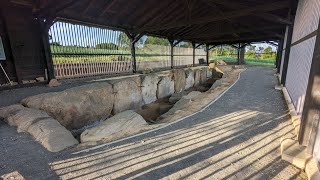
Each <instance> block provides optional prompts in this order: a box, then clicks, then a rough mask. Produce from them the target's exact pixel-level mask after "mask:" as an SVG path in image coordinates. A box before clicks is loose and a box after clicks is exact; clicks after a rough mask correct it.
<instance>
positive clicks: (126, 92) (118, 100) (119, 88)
mask: <svg viewBox="0 0 320 180" xmlns="http://www.w3.org/2000/svg"><path fill="white" fill-rule="evenodd" d="M111 83H112V84H113V90H114V93H115V102H114V107H113V113H114V114H117V113H120V112H123V111H125V110H130V109H131V110H134V109H139V108H140V107H141V106H142V104H143V103H142V94H141V79H140V77H131V78H124V79H121V80H116V81H112V82H111Z"/></svg>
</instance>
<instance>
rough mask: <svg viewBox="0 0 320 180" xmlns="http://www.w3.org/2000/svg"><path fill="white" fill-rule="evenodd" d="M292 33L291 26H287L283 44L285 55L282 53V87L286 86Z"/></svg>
mask: <svg viewBox="0 0 320 180" xmlns="http://www.w3.org/2000/svg"><path fill="white" fill-rule="evenodd" d="M292 32H293V25H288V26H287V30H286V34H287V39H286V42H285V53H284V60H283V66H282V74H281V84H283V85H286V78H287V71H288V64H289V56H290V49H291V39H292Z"/></svg>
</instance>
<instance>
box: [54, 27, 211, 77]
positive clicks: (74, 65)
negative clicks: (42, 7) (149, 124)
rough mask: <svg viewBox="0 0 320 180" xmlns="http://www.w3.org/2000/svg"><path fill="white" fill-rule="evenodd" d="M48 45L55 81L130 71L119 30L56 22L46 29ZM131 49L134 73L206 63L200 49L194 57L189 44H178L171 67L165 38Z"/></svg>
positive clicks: (126, 46)
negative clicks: (133, 52)
mask: <svg viewBox="0 0 320 180" xmlns="http://www.w3.org/2000/svg"><path fill="white" fill-rule="evenodd" d="M49 43H50V50H51V54H52V59H53V65H54V72H55V77H56V78H57V79H63V78H75V77H86V76H95V75H114V74H121V73H128V72H132V71H133V62H132V61H133V60H132V56H131V49H130V43H131V41H130V39H129V38H128V36H127V34H125V33H124V32H122V31H115V30H110V29H107V28H104V27H95V26H87V25H82V24H74V23H70V22H63V21H57V22H56V23H55V24H53V25H52V26H51V28H50V29H49ZM134 47H135V57H136V64H137V70H138V71H142V70H145V69H168V68H171V66H176V67H180V66H190V65H193V64H195V65H197V64H199V62H200V63H204V62H206V60H205V58H206V51H205V49H204V46H199V47H198V48H196V49H195V52H194V53H195V58H194V57H193V48H192V45H191V43H189V42H180V43H179V44H177V45H176V47H174V48H173V64H172V62H171V45H170V43H169V41H168V40H167V39H164V38H159V37H153V36H142V37H141V38H140V39H139V40H138V41H137V42H136V43H135V46H134ZM193 58H194V59H195V62H193V61H194V60H193Z"/></svg>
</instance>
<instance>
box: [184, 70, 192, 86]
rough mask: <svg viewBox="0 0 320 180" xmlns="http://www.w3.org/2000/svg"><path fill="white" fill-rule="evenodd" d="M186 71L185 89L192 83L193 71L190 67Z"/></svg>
mask: <svg viewBox="0 0 320 180" xmlns="http://www.w3.org/2000/svg"><path fill="white" fill-rule="evenodd" d="M185 72H186V86H185V89H189V88H191V87H193V85H194V71H193V70H192V69H188V70H186V71H185Z"/></svg>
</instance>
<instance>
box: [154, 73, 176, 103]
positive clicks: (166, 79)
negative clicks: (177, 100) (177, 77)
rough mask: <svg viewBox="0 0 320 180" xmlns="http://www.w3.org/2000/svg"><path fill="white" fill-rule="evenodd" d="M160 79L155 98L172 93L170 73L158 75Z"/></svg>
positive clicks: (172, 86)
mask: <svg viewBox="0 0 320 180" xmlns="http://www.w3.org/2000/svg"><path fill="white" fill-rule="evenodd" d="M159 78H160V81H159V83H158V90H157V98H158V99H160V98H164V97H168V96H170V95H171V94H173V93H174V83H175V82H174V81H173V80H172V74H171V73H166V74H160V75H159Z"/></svg>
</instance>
